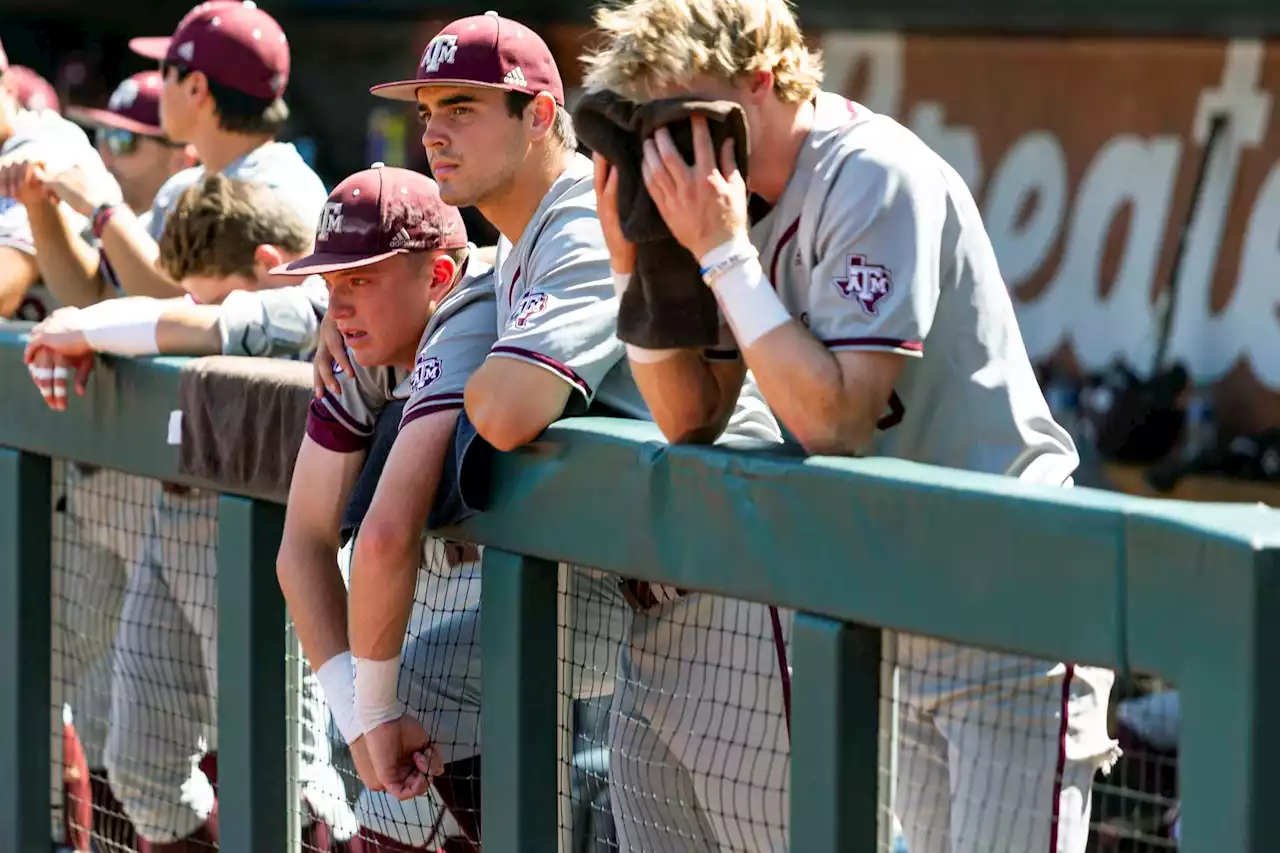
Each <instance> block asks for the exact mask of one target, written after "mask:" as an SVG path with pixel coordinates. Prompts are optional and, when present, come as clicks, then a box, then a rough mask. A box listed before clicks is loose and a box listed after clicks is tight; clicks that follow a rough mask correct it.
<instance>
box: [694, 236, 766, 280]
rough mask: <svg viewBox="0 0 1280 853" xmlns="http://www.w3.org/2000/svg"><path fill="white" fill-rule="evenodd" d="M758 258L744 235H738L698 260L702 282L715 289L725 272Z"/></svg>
mask: <svg viewBox="0 0 1280 853" xmlns="http://www.w3.org/2000/svg"><path fill="white" fill-rule="evenodd" d="M758 257H760V253H759V252H757V251H756V247H755V246H753V245H751V241H750V240H749V239H747V237H746V236H745V235H738V236H737V237H733V238H731V239H729V240H726V241H725V242H723V243H721V244H720V245H719V246H716V247H715V248H714V249H712V250H711V251H709V252H707V253H706V254H705V255H703V256H702V257H701V258H699V259H698V264H699V265H700V267H701V273H702V280H703V281H704V282H706V284H707V286H708V287H715V284H716V282H717V281H719V280H720V278H721V276H723V275H724V274H725V273H726V272H727V271H729V270H730V269H732V268H733V267H736V266H737V265H739V264H741V263H745V262H746V261H748V260H751V259H752V258H758Z"/></svg>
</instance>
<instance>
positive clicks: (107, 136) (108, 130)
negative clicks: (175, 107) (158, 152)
mask: <svg viewBox="0 0 1280 853" xmlns="http://www.w3.org/2000/svg"><path fill="white" fill-rule="evenodd" d="M95 139H96V140H97V142H98V147H99V148H105V149H106V150H107V151H108V152H109V153H110V154H111V156H112V157H128V156H129V155H130V154H133V153H134V152H136V151H137V150H138V145H139V143H140V141H141V140H143V139H153V140H155V141H156V142H159V143H160V144H161V145H163V146H165V147H166V148H179V147H181V146H179V145H178V143H176V142H170V141H169V140H168V139H165V138H164V137H163V136H149V135H148V134H145V133H137V132H135V131H132V130H124V129H123V128H119V127H100V128H98V129H97V131H96V133H95Z"/></svg>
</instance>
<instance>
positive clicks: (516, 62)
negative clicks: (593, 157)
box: [369, 12, 564, 106]
mask: <svg viewBox="0 0 1280 853" xmlns="http://www.w3.org/2000/svg"><path fill="white" fill-rule="evenodd" d="M423 86H483V87H484V88H486V89H505V90H506V91H508V92H523V93H525V94H526V95H536V94H538V93H539V92H550V93H551V96H552V97H554V98H555V99H556V103H557V104H560V105H561V106H564V83H563V82H561V80H560V69H558V68H556V61H555V58H554V57H552V55H551V50H550V49H549V48H548V47H547V43H546V42H544V41H543V40H542V38H541V37H539V36H538V34H537V33H535V32H534V31H533V30H531V29H529V28H528V27H526V26H525V25H524V24H521V23H519V22H518V21H513V20H511V19H510V18H503V17H501V16H499V15H498V13H497V12H485V13H484V14H483V15H473V16H472V17H470V18H462V19H461V20H458V21H454V22H453V23H452V24H450V25H449V26H447V27H445V28H444V29H443V30H441V31H440V32H439V33H437V34H436V37H435V38H433V39H432V40H431V41H430V42H428V44H427V49H426V50H424V51H423V52H422V60H421V61H420V62H419V63H418V76H417V78H416V79H414V80H402V81H400V82H398V83H383V84H381V85H379V86H374V87H373V88H372V89H370V90H369V91H370V92H372V93H373V94H375V95H377V96H378V97H379V98H390V99H391V100H394V101H416V100H417V99H418V90H419V89H421V88H422V87H423Z"/></svg>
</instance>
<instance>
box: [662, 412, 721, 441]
mask: <svg viewBox="0 0 1280 853" xmlns="http://www.w3.org/2000/svg"><path fill="white" fill-rule="evenodd" d="M650 414H652V415H653V420H654V423H655V424H657V426H658V429H660V430H661V431H662V434H663V436H665V437H666V439H667V441H669V442H670V443H671V444H714V443H715V440H716V439H717V438H719V437H720V434H721V433H722V432H724V427H725V421H724V418H722V417H720V416H719V414H718V413H716V412H707V411H703V410H701V409H690V410H688V411H683V412H673V411H670V410H668V411H663V412H661V413H659V412H658V411H655V410H653V409H651V410H650Z"/></svg>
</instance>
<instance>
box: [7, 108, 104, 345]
mask: <svg viewBox="0 0 1280 853" xmlns="http://www.w3.org/2000/svg"><path fill="white" fill-rule="evenodd" d="M26 153H30V155H31V156H32V157H33V158H36V159H39V160H41V161H43V162H44V164H45V168H46V169H48V170H49V171H50V172H61V171H65V170H66V169H69V168H71V167H72V166H81V167H82V168H85V169H87V170H94V169H97V170H103V171H105V170H106V166H105V165H103V163H102V158H101V157H100V156H99V155H98V152H97V149H95V148H94V147H93V143H91V142H90V141H89V137H88V136H86V135H85V132H84V131H83V130H81V129H80V127H78V126H77V125H75V124H73V123H71V122H69V121H67V120H66V119H64V118H63V117H62V116H60V115H58V114H57V113H56V112H51V111H49V110H28V111H25V112H22V113H19V114H18V117H17V119H16V120H15V121H14V131H13V134H12V135H11V136H10V137H9V138H8V139H6V140H5V142H4V144H3V145H0V157H9V156H11V155H17V154H26ZM61 209H62V215H63V216H64V217H65V218H66V220H67V221H68V222H69V223H70V224H71V227H72V228H73V229H75V230H77V231H79V230H87V229H88V226H89V222H88V220H87V219H85V218H84V217H83V216H81V215H80V214H78V213H76V212H75V211H74V210H72V209H71V208H70V207H68V206H67V205H66V204H63V205H61ZM0 246H7V247H9V248H11V249H17V250H18V251H20V252H24V253H26V254H28V255H34V254H35V253H36V244H35V238H34V237H33V235H32V233H31V223H30V222H29V221H28V219H27V209H26V207H24V206H23V205H22V204H21V203H20V202H19V201H18V200H17V199H13V198H0ZM57 307H58V302H57V300H56V299H54V298H53V294H51V293H50V292H49V290H48V288H46V287H45V286H44V285H43V284H40V283H37V284H35V285H34V286H33V287H31V289H30V290H28V291H27V293H26V295H25V297H24V298H23V300H22V304H21V305H20V306H19V308H18V312H17V319H19V320H32V321H37V322H38V321H40V320H43V319H44V318H45V317H47V316H49V314H50V313H51V312H52V311H53V309H55V308H57Z"/></svg>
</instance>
